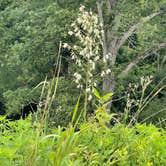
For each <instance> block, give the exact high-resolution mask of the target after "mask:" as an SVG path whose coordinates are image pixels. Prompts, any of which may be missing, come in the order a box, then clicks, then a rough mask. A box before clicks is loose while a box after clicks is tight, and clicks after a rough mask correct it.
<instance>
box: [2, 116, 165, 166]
mask: <svg viewBox="0 0 166 166" xmlns="http://www.w3.org/2000/svg"><path fill="white" fill-rule="evenodd" d="M0 122H1V126H0V135H1V137H0V142H1V144H0V163H1V164H2V165H6V166H8V165H9V166H10V165H43V166H45V165H47V166H48V165H63V166H65V165H66V166H67V165H69V164H72V165H94V166H97V165H103V166H104V165H106V166H107V165H124V166H128V165H165V164H166V153H165V147H166V132H165V131H164V130H162V129H159V128H156V127H155V126H153V125H145V124H143V125H140V124H137V125H135V126H133V127H132V128H128V127H126V126H124V125H121V124H117V125H116V126H114V127H112V128H107V127H105V126H104V125H99V124H98V123H96V122H93V123H92V122H88V123H83V124H81V125H80V131H77V132H74V128H73V127H72V126H71V125H69V127H68V128H66V129H65V130H64V128H60V127H59V128H56V129H53V130H52V132H51V133H50V134H49V135H46V134H45V133H44V132H40V133H39V130H38V129H39V128H40V127H39V126H40V124H38V123H35V124H34V123H32V121H31V118H29V119H26V120H18V121H15V122H7V121H5V120H4V118H3V117H1V118H0Z"/></svg>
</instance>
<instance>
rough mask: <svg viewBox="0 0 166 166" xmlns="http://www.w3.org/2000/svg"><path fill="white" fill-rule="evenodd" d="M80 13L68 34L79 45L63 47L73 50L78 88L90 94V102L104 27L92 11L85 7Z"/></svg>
mask: <svg viewBox="0 0 166 166" xmlns="http://www.w3.org/2000/svg"><path fill="white" fill-rule="evenodd" d="M79 11H80V14H79V16H78V18H77V19H76V21H75V22H73V23H72V24H71V27H72V30H71V31H69V32H68V34H69V35H70V36H73V37H75V38H76V40H77V41H79V42H78V43H79V44H78V45H74V46H69V45H68V44H67V43H64V44H63V47H64V48H69V49H70V50H72V53H71V58H72V60H74V61H75V63H76V65H77V71H79V73H78V72H75V73H74V80H75V83H76V84H77V88H80V89H83V90H85V92H86V93H87V94H88V100H91V99H92V95H91V93H92V89H93V87H94V86H96V85H97V82H96V81H95V80H94V73H95V70H96V65H97V63H98V62H99V60H100V49H101V46H102V44H103V43H102V37H101V36H102V33H103V30H102V27H103V26H102V25H101V24H100V22H99V19H98V17H97V15H95V14H93V13H92V12H91V11H90V12H87V11H85V7H84V6H81V7H80V9H79ZM108 72H109V71H107V73H108Z"/></svg>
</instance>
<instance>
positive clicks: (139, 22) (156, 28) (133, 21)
mask: <svg viewBox="0 0 166 166" xmlns="http://www.w3.org/2000/svg"><path fill="white" fill-rule="evenodd" d="M162 5H164V1H160V2H158V4H157V2H155V1H150V2H147V1H139V2H135V1H131V2H129V1H127V2H122V1H120V0H119V1H112V0H106V1H98V2H97V9H98V15H99V18H100V21H101V23H102V24H103V25H104V27H105V33H104V35H103V42H104V45H103V57H105V58H106V57H107V56H109V58H107V67H108V68H111V70H112V72H111V73H110V74H107V75H105V77H104V79H103V91H104V92H109V91H114V90H115V85H116V79H117V78H118V77H119V78H122V77H124V76H125V75H126V74H127V73H128V72H129V71H131V70H133V68H134V66H136V65H137V64H138V63H139V62H140V61H143V60H144V59H145V58H148V57H150V56H151V55H153V53H154V52H157V51H160V50H161V49H164V48H166V42H165V41H163V38H162V35H161V34H162V33H164V29H163V27H162V24H161V21H162V20H163V19H164V18H165V17H164V16H165V15H164V11H163V10H161V7H162ZM104 7H105V8H106V10H104ZM103 13H104V14H103ZM108 20H109V21H108ZM143 27H144V28H143ZM149 27H150V28H149ZM149 30H152V33H150V34H149ZM135 33H137V35H138V37H139V48H136V54H137V55H136V56H135V58H134V59H133V58H132V59H130V62H129V64H128V65H127V66H126V67H125V68H124V69H121V70H122V71H121V72H119V74H117V72H116V73H115V67H116V65H117V64H116V63H117V58H118V56H119V52H120V50H121V49H123V46H125V45H126V42H127V40H129V39H130V37H131V36H132V35H133V34H135ZM146 41H148V42H149V43H148V42H147V43H145V42H146ZM110 106H111V105H110ZM110 106H109V107H110Z"/></svg>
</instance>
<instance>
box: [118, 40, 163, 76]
mask: <svg viewBox="0 0 166 166" xmlns="http://www.w3.org/2000/svg"><path fill="white" fill-rule="evenodd" d="M163 48H166V43H160V44H159V45H157V46H153V47H152V48H150V49H148V50H146V51H145V52H144V53H143V54H141V55H139V56H137V57H136V58H135V59H134V60H133V61H132V62H131V63H130V64H129V65H127V67H126V68H125V69H124V70H123V71H122V72H121V73H120V74H119V77H124V76H125V75H126V74H127V73H128V72H129V71H130V70H131V69H132V68H133V67H135V66H136V65H137V64H138V63H139V62H141V61H143V60H144V59H145V58H147V57H149V56H151V55H152V53H153V52H157V51H159V50H161V49H163Z"/></svg>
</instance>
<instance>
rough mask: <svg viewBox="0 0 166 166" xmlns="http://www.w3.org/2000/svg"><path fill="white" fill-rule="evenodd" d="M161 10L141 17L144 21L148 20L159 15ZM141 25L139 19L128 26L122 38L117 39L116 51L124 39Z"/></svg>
mask: <svg viewBox="0 0 166 166" xmlns="http://www.w3.org/2000/svg"><path fill="white" fill-rule="evenodd" d="M160 14H161V12H156V13H152V14H151V15H149V16H147V17H145V18H143V20H144V22H147V21H149V20H151V19H152V18H154V17H156V16H158V15H160ZM140 25H141V21H140V22H139V23H136V24H134V25H133V26H131V27H130V28H129V30H128V31H127V32H125V33H124V35H123V36H122V38H121V39H120V40H119V42H118V43H117V46H116V49H117V51H118V50H119V49H120V48H121V46H122V45H123V44H124V43H125V42H126V40H127V39H128V38H129V37H130V36H131V35H132V34H133V33H134V32H135V31H136V29H137V28H138V27H139V26H140Z"/></svg>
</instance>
